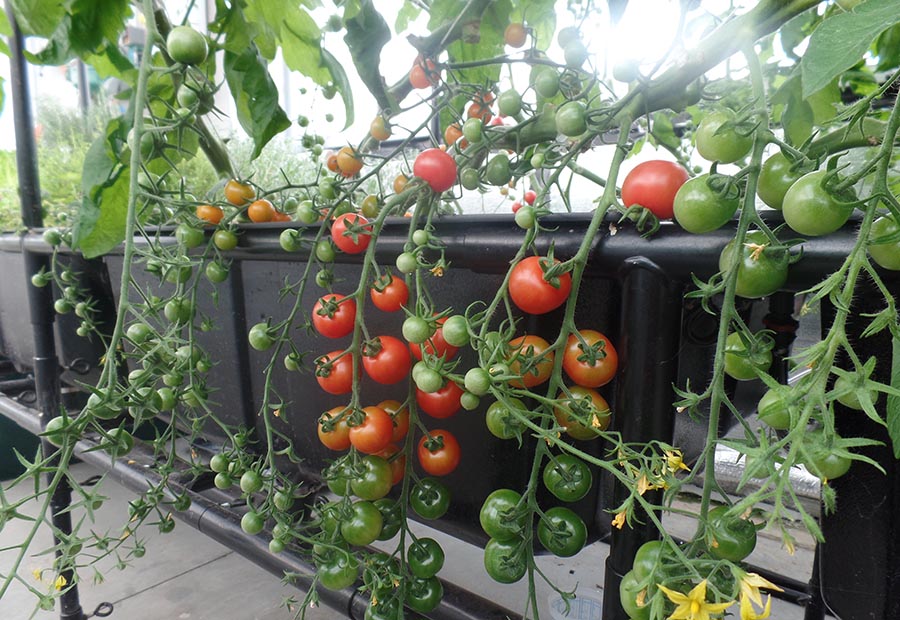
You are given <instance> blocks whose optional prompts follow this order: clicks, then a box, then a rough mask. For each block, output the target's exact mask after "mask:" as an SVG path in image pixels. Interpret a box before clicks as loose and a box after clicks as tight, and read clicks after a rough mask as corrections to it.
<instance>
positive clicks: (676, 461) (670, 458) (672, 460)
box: [666, 450, 691, 474]
mask: <svg viewBox="0 0 900 620" xmlns="http://www.w3.org/2000/svg"><path fill="white" fill-rule="evenodd" d="M666 468H667V469H668V470H669V471H670V472H671V473H673V474H674V473H675V472H677V471H679V470H681V469H683V470H685V471H691V468H690V467H688V466H687V465H685V464H684V455H683V454H682V453H681V450H666Z"/></svg>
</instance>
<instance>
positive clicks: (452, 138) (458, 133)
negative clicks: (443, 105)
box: [444, 123, 463, 144]
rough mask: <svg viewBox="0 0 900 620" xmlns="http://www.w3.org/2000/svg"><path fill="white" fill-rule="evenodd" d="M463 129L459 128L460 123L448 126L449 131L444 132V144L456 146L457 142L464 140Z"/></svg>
mask: <svg viewBox="0 0 900 620" xmlns="http://www.w3.org/2000/svg"><path fill="white" fill-rule="evenodd" d="M462 135H463V133H462V129H460V128H459V123H451V124H449V125H447V129H445V130H444V142H446V143H447V144H456V141H457V140H459V139H460V138H462Z"/></svg>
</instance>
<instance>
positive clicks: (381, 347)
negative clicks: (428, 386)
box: [362, 336, 412, 385]
mask: <svg viewBox="0 0 900 620" xmlns="http://www.w3.org/2000/svg"><path fill="white" fill-rule="evenodd" d="M362 362H363V368H365V369H366V374H368V375H369V376H370V377H372V380H373V381H375V382H376V383H381V384H384V385H391V384H393V383H397V382H398V381H402V380H403V379H405V378H406V377H407V376H408V375H409V369H410V367H411V366H412V360H411V359H410V356H409V349H407V348H406V345H405V344H404V343H403V342H402V341H401V340H399V339H397V338H394V337H393V336H379V337H377V338H374V339H373V340H370V341H369V342H367V343H366V344H365V345H364V346H363V354H362Z"/></svg>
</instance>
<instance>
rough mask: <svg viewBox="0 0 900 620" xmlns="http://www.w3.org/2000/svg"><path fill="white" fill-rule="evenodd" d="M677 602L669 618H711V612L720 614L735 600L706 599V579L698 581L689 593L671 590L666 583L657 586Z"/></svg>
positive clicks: (682, 619) (687, 619)
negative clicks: (712, 600) (725, 601)
mask: <svg viewBox="0 0 900 620" xmlns="http://www.w3.org/2000/svg"><path fill="white" fill-rule="evenodd" d="M656 587H657V588H659V589H660V590H662V591H663V593H664V594H665V595H666V596H667V597H668V598H669V600H670V601H672V602H673V603H675V605H677V607H676V608H675V611H673V612H672V615H670V616H669V620H709V619H710V614H715V615H718V614H720V613H722V612H723V611H725V610H726V609H727V608H728V607H730V606H731V605H733V604H734V601H730V602H728V603H710V602H708V601H707V600H706V579H704V580H703V581H701V582H700V583H698V584H697V585H696V586H694V588H693V589H692V590H691V591H690V592H688V593H687V594H682V593H681V592H676V591H675V590H670V589H669V588H667V587H665V586H664V585H660V584H657V586H656Z"/></svg>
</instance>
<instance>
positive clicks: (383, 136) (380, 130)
mask: <svg viewBox="0 0 900 620" xmlns="http://www.w3.org/2000/svg"><path fill="white" fill-rule="evenodd" d="M369 135H370V136H372V137H373V138H374V139H376V140H378V141H379V142H382V141H384V140H387V139H388V138H390V137H391V126H390V124H389V123H388V122H387V120H385V118H384V117H383V116H380V115H379V116H376V117H375V119H374V120H373V121H372V124H371V125H369Z"/></svg>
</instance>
